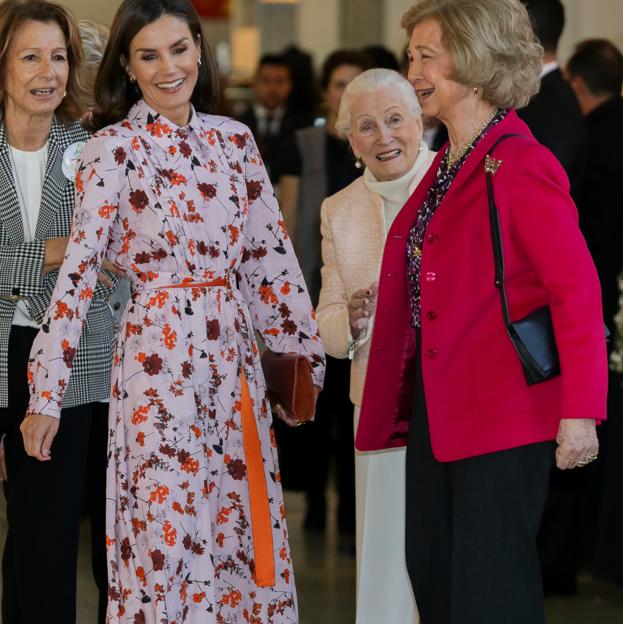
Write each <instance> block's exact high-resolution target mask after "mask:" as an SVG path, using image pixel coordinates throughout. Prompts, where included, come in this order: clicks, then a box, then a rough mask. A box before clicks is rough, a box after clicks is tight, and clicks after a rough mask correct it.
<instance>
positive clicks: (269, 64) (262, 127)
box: [240, 54, 313, 184]
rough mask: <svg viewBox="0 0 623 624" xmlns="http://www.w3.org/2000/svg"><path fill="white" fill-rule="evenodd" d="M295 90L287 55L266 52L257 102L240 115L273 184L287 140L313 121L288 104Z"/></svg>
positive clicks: (255, 85)
mask: <svg viewBox="0 0 623 624" xmlns="http://www.w3.org/2000/svg"><path fill="white" fill-rule="evenodd" d="M291 91H292V79H291V75H290V68H289V66H288V62H287V60H286V58H285V57H283V56H280V55H277V54H267V55H265V56H263V57H262V58H261V59H260V62H259V65H258V68H257V71H256V74H255V78H254V80H253V93H254V101H253V104H252V105H251V106H249V108H248V109H247V110H246V111H245V112H244V113H243V114H242V115H241V117H240V121H242V122H243V123H244V124H246V125H247V126H249V128H250V129H251V132H253V134H254V136H255V138H256V140H257V144H258V147H259V149H260V152H261V154H262V158H263V159H264V163H265V165H266V169H267V170H268V173H269V175H270V179H271V182H273V184H274V183H275V182H276V181H277V180H278V179H279V171H278V163H279V150H280V148H281V147H282V146H283V144H284V141H285V140H286V139H288V138H289V137H290V136H292V135H293V133H294V131H295V130H298V129H299V128H303V127H305V126H308V125H311V123H313V119H310V118H309V115H299V114H297V113H296V112H295V111H293V110H291V109H290V108H289V107H288V98H289V97H290V93H291Z"/></svg>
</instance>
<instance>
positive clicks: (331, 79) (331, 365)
mask: <svg viewBox="0 0 623 624" xmlns="http://www.w3.org/2000/svg"><path fill="white" fill-rule="evenodd" d="M367 68H368V59H367V57H366V56H365V55H363V54H362V53H361V52H358V51H355V50H337V51H335V52H333V53H332V54H330V55H329V56H328V57H327V59H326V60H325V62H324V64H323V66H322V71H321V78H320V86H321V89H322V93H323V99H324V109H325V113H326V117H325V123H324V125H323V126H315V127H310V128H304V129H302V130H299V131H298V132H296V133H295V135H294V137H293V138H292V139H291V140H290V141H289V142H288V144H287V146H286V147H285V148H284V150H283V153H282V158H283V162H282V164H281V165H280V171H281V174H282V176H281V178H280V180H279V201H280V205H281V210H282V213H283V216H284V219H285V222H286V225H287V228H288V232H290V234H291V236H292V242H293V244H294V249H295V251H296V254H297V257H298V259H299V261H300V263H301V269H302V270H303V275H304V276H305V282H306V284H307V287H308V289H309V294H310V296H311V299H312V303H313V304H314V305H317V303H318V296H319V293H320V281H321V278H320V267H321V264H322V259H321V251H320V207H321V205H322V202H323V201H324V200H325V199H326V198H327V197H328V196H329V195H333V194H335V193H337V192H338V191H339V190H341V189H343V188H344V187H346V186H348V185H349V184H350V183H351V182H353V180H355V179H356V178H358V177H359V176H360V175H361V174H362V172H363V169H362V168H361V165H360V166H359V167H357V163H356V162H355V159H354V158H353V155H352V152H351V150H350V147H349V145H348V142H347V141H346V140H345V139H343V138H341V137H340V136H339V135H338V132H337V130H336V127H335V123H336V121H337V114H338V109H339V105H340V100H341V98H342V94H343V93H344V89H345V88H346V86H347V85H348V84H349V83H350V81H351V80H352V79H353V78H355V76H358V75H359V74H360V73H361V72H362V71H364V70H365V69H367ZM349 377H350V366H349V362H347V361H344V360H338V359H335V358H332V357H327V373H326V376H325V385H324V389H323V391H322V393H321V395H320V397H319V399H318V406H317V408H316V420H315V422H313V423H310V424H309V425H308V426H307V427H305V428H304V429H305V430H304V431H303V430H302V431H297V430H294V431H293V430H285V428H284V427H282V426H281V425H279V424H278V425H277V438H278V440H279V445H280V449H281V452H282V454H283V458H284V464H283V467H282V473H283V478H284V484H285V485H286V487H287V484H288V480H289V479H291V478H292V476H293V475H294V474H298V475H302V487H303V489H304V490H305V498H306V506H307V510H306V514H305V520H304V528H305V529H307V530H310V531H324V529H325V526H326V520H327V513H326V511H327V503H326V489H327V482H328V476H329V466H330V461H331V459H335V468H336V481H337V494H338V512H337V516H338V517H337V524H338V529H339V531H340V532H341V533H342V534H345V535H351V536H352V535H354V532H355V466H354V458H353V452H352V449H353V444H354V439H353V422H352V406H351V403H350V401H349V398H348V386H349ZM288 454H290V457H288Z"/></svg>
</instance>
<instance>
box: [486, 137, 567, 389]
mask: <svg viewBox="0 0 623 624" xmlns="http://www.w3.org/2000/svg"><path fill="white" fill-rule="evenodd" d="M513 136H517V137H523V135H521V134H505V135H504V136H502V137H500V138H499V139H498V140H497V141H496V142H495V144H494V145H493V147H492V148H491V149H490V150H489V152H488V153H487V158H486V160H485V173H486V175H487V195H488V198H489V220H490V222H491V241H492V243H493V259H494V262H495V286H496V288H497V289H498V291H499V292H500V301H501V302H502V314H503V316H504V324H505V325H506V332H507V333H508V337H509V338H510V339H511V342H512V343H513V346H514V347H515V351H517V355H518V356H519V359H520V361H521V365H522V367H523V372H524V376H525V378H526V383H527V384H528V385H529V386H531V385H533V384H537V383H540V382H542V381H547V380H548V379H552V377H556V376H557V375H560V360H559V358H558V349H557V347H556V340H555V337H554V327H553V325H552V315H551V313H550V310H549V306H544V307H542V308H538V309H537V310H535V311H534V312H531V313H530V314H528V315H527V316H525V317H524V318H522V319H520V320H519V321H514V322H513V321H511V319H510V315H509V312H508V301H507V298H506V288H505V286H504V252H503V249H502V234H501V229H500V218H499V215H498V209H497V206H496V205H495V197H494V195H493V174H494V173H495V171H496V169H497V167H496V164H495V162H494V161H493V160H492V159H491V154H492V153H493V150H494V149H495V148H496V147H497V146H498V144H499V143H500V142H501V141H504V140H505V139H508V138H510V137H513ZM523 138H526V137H523Z"/></svg>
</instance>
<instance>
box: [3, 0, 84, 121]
mask: <svg viewBox="0 0 623 624" xmlns="http://www.w3.org/2000/svg"><path fill="white" fill-rule="evenodd" d="M26 22H42V23H44V24H48V23H49V24H56V25H57V26H58V27H59V28H60V29H61V31H62V32H63V35H64V36H65V44H66V46H67V61H68V64H69V74H68V76H67V86H66V91H67V95H65V97H64V98H63V101H62V102H61V103H60V104H59V106H58V108H57V109H56V111H55V112H54V114H55V115H56V118H57V119H58V120H59V121H60V122H62V123H64V124H70V123H72V122H74V121H76V120H78V119H80V117H81V116H82V114H83V113H84V107H85V104H84V100H85V90H84V85H83V84H82V81H81V76H80V72H79V69H80V65H81V63H82V43H81V41H80V33H79V32H78V25H77V24H76V20H75V18H74V16H73V14H72V13H71V11H69V9H66V8H65V7H64V6H61V5H60V4H56V3H54V2H47V1H46V0H5V2H3V3H2V4H0V114H2V111H3V109H4V98H5V93H4V81H5V79H6V62H7V56H8V53H9V49H10V47H11V43H12V42H13V38H14V37H15V33H17V31H18V30H19V29H20V28H21V27H22V26H23V25H24V24H25V23H26Z"/></svg>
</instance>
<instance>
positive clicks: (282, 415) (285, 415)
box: [272, 386, 321, 427]
mask: <svg viewBox="0 0 623 624" xmlns="http://www.w3.org/2000/svg"><path fill="white" fill-rule="evenodd" d="M314 390H315V396H314V411H315V410H316V403H317V402H318V395H319V394H320V391H321V388H319V387H318V386H314ZM272 410H273V412H274V413H275V415H276V416H277V418H279V419H281V420H283V422H284V423H286V425H289V426H290V427H298V426H299V425H304V424H305V423H304V422H300V421H298V420H296V418H294V417H293V416H292V415H291V414H290V413H289V412H286V410H285V409H283V407H282V406H281V405H280V404H279V403H277V404H276V405H274V406H273V407H272ZM312 421H313V418H312Z"/></svg>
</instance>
